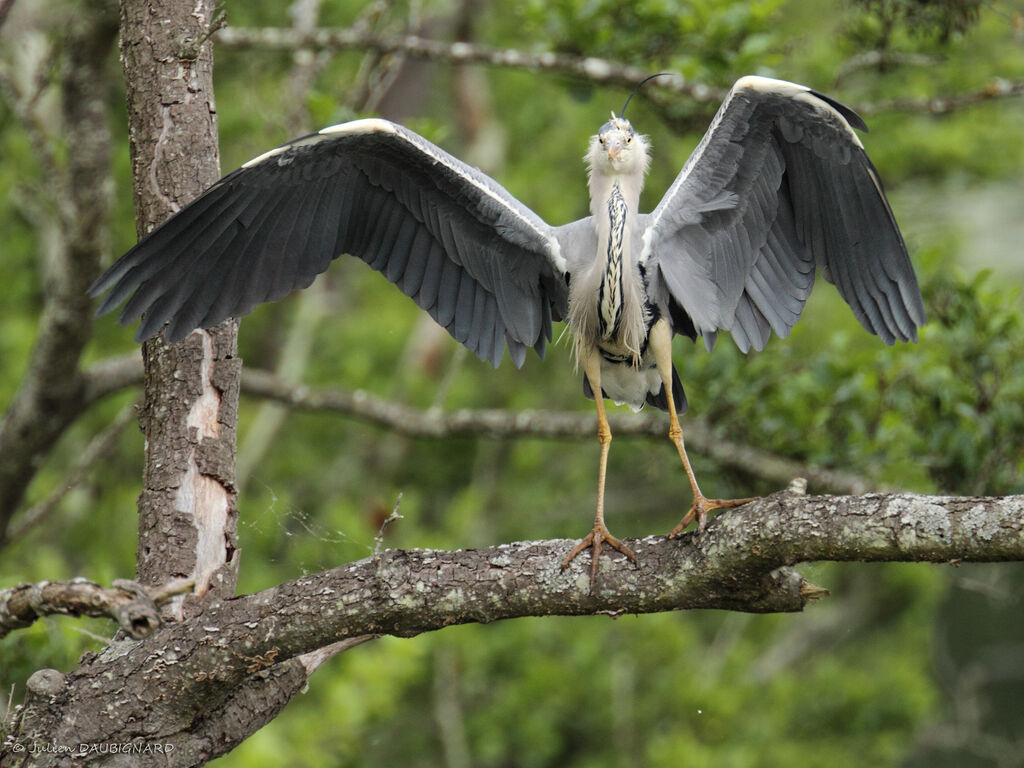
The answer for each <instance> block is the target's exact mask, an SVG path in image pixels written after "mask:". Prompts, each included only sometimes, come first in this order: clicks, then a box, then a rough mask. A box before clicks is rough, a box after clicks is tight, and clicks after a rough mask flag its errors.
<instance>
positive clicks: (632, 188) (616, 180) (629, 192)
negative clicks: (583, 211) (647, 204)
mask: <svg viewBox="0 0 1024 768" xmlns="http://www.w3.org/2000/svg"><path fill="white" fill-rule="evenodd" d="M615 186H618V188H619V193H620V194H621V195H622V199H623V201H624V202H625V203H626V209H627V211H628V214H627V215H628V216H629V217H630V219H632V218H634V217H635V216H636V214H637V210H638V208H639V205H640V192H641V190H642V189H643V186H644V175H643V172H635V171H634V172H631V173H592V174H591V175H590V214H591V215H592V216H594V217H595V218H597V217H600V216H604V217H606V216H607V215H608V213H607V206H608V199H609V198H610V197H611V193H612V188H613V187H615Z"/></svg>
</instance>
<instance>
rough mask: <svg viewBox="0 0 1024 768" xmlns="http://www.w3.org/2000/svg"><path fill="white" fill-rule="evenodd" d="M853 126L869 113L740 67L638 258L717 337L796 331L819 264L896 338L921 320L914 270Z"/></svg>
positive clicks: (704, 331)
mask: <svg viewBox="0 0 1024 768" xmlns="http://www.w3.org/2000/svg"><path fill="white" fill-rule="evenodd" d="M854 127H856V128H859V129H861V130H866V127H865V125H864V123H863V121H862V120H861V119H860V117H858V116H857V114H856V113H854V112H853V110H851V109H849V108H847V107H845V106H843V105H842V104H840V103H839V102H837V101H835V100H833V99H831V98H829V97H827V96H825V95H823V94H821V93H818V92H816V91H812V90H811V89H810V88H807V87H805V86H802V85H795V84H793V83H787V82H784V81H781V80H771V79H768V78H763V77H744V78H741V79H740V80H739V81H738V82H737V83H736V85H735V86H734V87H733V89H732V90H731V91H730V92H729V96H728V97H727V98H726V100H725V102H724V103H723V104H722V107H721V108H720V109H719V111H718V114H717V115H716V116H715V119H714V121H713V122H712V124H711V127H710V128H709V129H708V132H707V134H706V135H705V136H704V138H703V139H702V140H701V142H700V144H699V146H698V147H697V149H696V150H695V151H694V153H693V155H692V156H691V157H690V159H689V160H688V161H687V163H686V165H685V166H684V167H683V170H682V171H681V172H680V174H679V176H678V177H677V179H676V181H675V182H674V183H673V185H672V187H671V188H670V189H669V191H668V193H667V194H666V195H665V197H664V199H663V200H662V201H661V203H660V204H659V205H658V207H657V208H656V209H655V210H654V211H653V212H652V213H651V214H650V215H649V216H648V217H646V219H645V224H646V228H645V231H644V234H643V242H644V249H643V251H642V255H641V260H642V262H643V263H644V265H645V268H646V272H647V275H648V280H649V282H651V287H652V289H653V292H654V293H655V295H656V296H657V295H659V294H660V295H661V296H662V297H664V294H665V293H667V294H668V298H670V299H671V301H672V303H671V304H670V308H671V309H672V310H673V312H675V309H676V308H677V307H681V308H682V309H683V310H685V312H686V314H687V315H689V318H690V319H692V322H693V328H694V329H695V331H696V332H697V333H700V334H701V335H703V336H704V337H705V341H706V342H708V343H709V345H710V343H712V342H713V340H714V337H715V333H716V332H717V331H718V330H727V331H729V332H730V333H731V334H732V337H733V339H734V340H735V341H736V343H737V345H738V346H739V347H740V349H742V350H744V351H746V350H747V349H749V348H751V347H753V348H755V349H761V348H762V347H763V346H764V344H765V343H766V342H767V340H768V337H769V335H770V333H771V332H772V331H775V333H777V334H778V335H780V336H785V335H786V334H788V333H789V331H790V329H791V328H792V327H793V324H794V323H795V322H796V321H797V319H798V318H799V317H800V314H801V312H802V311H803V307H804V303H805V301H806V300H807V296H808V295H809V293H810V291H811V286H812V284H813V281H814V271H815V267H817V268H818V269H819V270H820V271H821V273H822V275H823V276H824V277H825V278H826V279H827V280H829V281H830V282H833V283H835V285H836V287H837V288H838V289H839V293H840V295H841V296H842V297H843V298H844V299H845V300H846V301H847V303H848V304H849V305H850V307H851V308H852V309H853V312H854V315H856V317H857V319H858V320H860V322H861V324H862V325H864V327H865V328H867V329H868V330H869V331H871V332H872V333H875V334H877V335H878V336H880V337H881V338H882V339H883V340H884V341H885V342H886V343H887V344H892V343H893V342H894V341H895V340H897V339H899V340H903V341H906V340H909V339H916V338H917V327H918V326H920V325H921V324H922V323H924V321H925V312H924V305H923V303H922V301H921V292H920V290H919V289H918V286H917V279H916V277H915V276H914V269H913V267H912V266H911V263H910V258H909V256H908V255H907V249H906V246H905V245H904V243H903V238H902V236H901V235H900V232H899V229H898V228H897V226H896V220H895V218H894V217H893V214H892V211H891V209H890V208H889V203H888V201H887V200H886V198H885V194H884V193H883V191H882V185H881V182H880V181H879V178H878V174H877V172H876V171H875V168H874V166H873V165H872V164H871V161H870V160H869V159H868V156H867V154H866V153H865V151H864V147H863V146H862V145H861V143H860V140H859V139H858V137H857V134H856V133H855V132H854Z"/></svg>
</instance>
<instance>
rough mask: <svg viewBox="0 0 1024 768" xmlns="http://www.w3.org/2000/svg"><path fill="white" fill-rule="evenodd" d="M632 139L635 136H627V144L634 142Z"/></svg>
mask: <svg viewBox="0 0 1024 768" xmlns="http://www.w3.org/2000/svg"><path fill="white" fill-rule="evenodd" d="M632 141H633V137H632V136H627V137H626V143H627V144H629V143H630V142H632Z"/></svg>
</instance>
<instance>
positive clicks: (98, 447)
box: [0, 403, 139, 549]
mask: <svg viewBox="0 0 1024 768" xmlns="http://www.w3.org/2000/svg"><path fill="white" fill-rule="evenodd" d="M138 405H139V404H138V403H131V404H130V405H126V406H125V407H124V408H122V409H121V412H120V413H119V414H118V415H117V416H116V417H115V418H114V420H113V421H111V422H110V424H108V425H107V427H106V428H105V429H104V430H103V431H101V432H99V433H97V434H96V435H95V436H94V437H93V439H92V440H90V441H89V444H88V445H87V446H86V447H85V450H84V451H82V453H81V454H80V455H79V457H78V461H77V462H75V464H74V465H72V466H71V468H70V469H68V470H67V471H66V473H65V476H64V477H65V479H64V482H63V483H62V484H61V485H60V487H59V488H57V490H55V491H54V492H53V493H52V494H50V495H49V496H48V497H46V498H45V499H43V500H42V501H40V502H39V503H37V504H34V505H32V506H31V507H29V508H28V509H27V510H25V512H24V513H23V514H22V515H21V516H20V517H19V518H18V519H17V520H16V522H14V523H12V525H11V527H10V529H9V530H8V531H7V532H6V534H5V535H2V536H0V549H2V548H3V547H4V546H6V545H7V544H10V543H11V542H12V541H17V540H18V539H20V538H21V537H22V536H24V535H25V534H26V533H28V531H29V530H31V529H32V528H34V527H36V526H37V525H39V524H40V523H42V522H44V521H45V520H46V519H47V518H48V517H49V516H50V515H51V514H52V513H53V511H54V510H55V509H56V508H57V505H58V504H60V502H61V501H63V499H64V497H65V496H67V495H68V494H69V493H70V492H71V491H72V490H74V489H75V488H76V487H78V486H79V485H80V484H81V483H82V481H83V480H85V478H86V477H87V476H88V474H89V470H90V469H92V466H93V465H94V464H95V463H96V462H97V461H98V460H99V459H101V458H102V457H103V456H105V455H106V454H107V453H108V452H109V451H110V450H111V449H112V448H113V447H114V445H115V444H116V443H117V440H118V438H119V437H120V436H121V433H122V432H123V431H124V428H125V427H126V426H128V424H130V423H131V422H132V421H134V420H135V417H136V409H137V408H138Z"/></svg>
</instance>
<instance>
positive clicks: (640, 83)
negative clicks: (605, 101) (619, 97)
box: [619, 72, 669, 120]
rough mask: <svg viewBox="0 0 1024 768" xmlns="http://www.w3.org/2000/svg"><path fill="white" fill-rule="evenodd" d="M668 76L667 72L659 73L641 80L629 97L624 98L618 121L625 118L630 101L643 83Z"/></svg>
mask: <svg viewBox="0 0 1024 768" xmlns="http://www.w3.org/2000/svg"><path fill="white" fill-rule="evenodd" d="M668 76H669V73H668V72H659V73H658V74H656V75H651V76H649V77H645V78H644V79H643V80H641V81H640V82H639V83H637V84H636V87H635V88H634V89H633V91H632V93H630V94H629V96H627V97H626V103H625V104H623V105H622V111H621V112H619V119H620V120H621V119H623V118H625V116H626V107H628V106H629V102H630V100H631V99H632V98H633V97H634V96H636V93H637V91H639V90H640V89H641V88H642V87H643V85H644V83H649V82H650V81H651V80H653V79H654V78H656V77H668Z"/></svg>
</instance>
